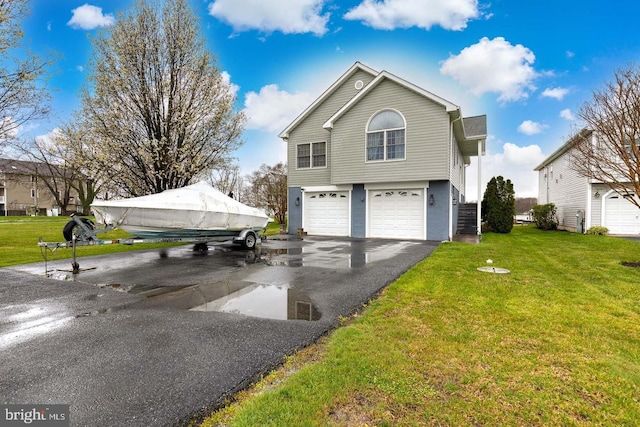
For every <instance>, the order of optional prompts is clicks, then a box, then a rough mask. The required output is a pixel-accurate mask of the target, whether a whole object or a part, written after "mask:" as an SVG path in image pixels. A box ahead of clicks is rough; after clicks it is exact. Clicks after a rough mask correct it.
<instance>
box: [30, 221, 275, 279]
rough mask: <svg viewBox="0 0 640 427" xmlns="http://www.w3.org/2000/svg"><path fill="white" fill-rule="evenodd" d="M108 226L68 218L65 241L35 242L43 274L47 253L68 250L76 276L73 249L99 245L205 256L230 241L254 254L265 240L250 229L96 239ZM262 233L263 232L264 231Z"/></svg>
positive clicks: (77, 271) (77, 267)
mask: <svg viewBox="0 0 640 427" xmlns="http://www.w3.org/2000/svg"><path fill="white" fill-rule="evenodd" d="M115 228H116V227H114V226H113V225H111V224H106V225H105V226H104V227H101V228H96V226H95V224H94V223H93V221H91V220H90V219H89V218H85V217H79V216H77V215H76V214H71V220H70V221H69V222H68V223H67V224H66V225H65V226H64V229H63V231H62V234H63V236H64V238H65V241H64V242H45V241H43V240H42V237H41V238H40V240H39V241H38V246H39V247H40V249H41V251H42V257H43V258H44V262H45V272H47V271H48V270H47V261H48V251H51V252H55V251H56V250H58V249H60V248H71V249H72V251H73V256H72V262H71V272H72V273H73V274H78V273H79V272H80V264H79V263H78V261H77V258H76V247H78V246H100V245H115V244H120V245H135V244H139V243H194V244H195V245H194V247H193V250H194V252H206V251H207V250H208V246H207V244H208V243H211V242H228V241H232V242H233V243H235V244H239V245H241V246H242V248H243V249H249V250H253V249H255V247H256V245H257V244H258V243H259V242H261V241H262V240H266V236H265V235H264V233H263V234H262V235H259V234H258V233H257V232H256V231H255V230H253V229H250V228H249V229H245V230H242V231H239V232H237V233H235V232H234V233H233V234H222V235H211V236H195V237H194V236H192V237H157V238H156V237H151V238H146V237H145V238H138V237H123V238H120V239H107V240H104V239H99V238H98V235H99V234H103V233H106V232H108V231H111V230H114V229H115ZM263 232H264V230H263Z"/></svg>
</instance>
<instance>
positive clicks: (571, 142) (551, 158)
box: [533, 128, 593, 171]
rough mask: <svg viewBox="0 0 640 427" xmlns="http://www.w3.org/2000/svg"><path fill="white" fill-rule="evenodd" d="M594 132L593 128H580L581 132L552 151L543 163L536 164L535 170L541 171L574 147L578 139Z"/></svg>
mask: <svg viewBox="0 0 640 427" xmlns="http://www.w3.org/2000/svg"><path fill="white" fill-rule="evenodd" d="M592 133H593V131H592V130H591V129H587V128H583V129H582V130H580V132H578V133H576V134H575V135H574V136H572V137H571V138H570V139H569V140H568V141H567V142H565V143H564V144H562V145H561V146H560V148H558V149H557V150H556V151H554V152H553V153H551V155H550V156H549V157H547V158H546V159H544V160H543V161H542V163H540V164H539V165H538V166H536V167H535V168H534V169H533V170H534V171H540V170H542V169H544V168H545V167H546V166H548V165H549V164H550V163H552V162H553V161H554V160H555V159H557V158H558V157H560V156H562V155H563V154H564V153H566V152H567V151H569V149H570V148H571V147H573V145H574V144H575V143H576V141H577V140H578V139H583V138H588V137H589V136H591V134H592Z"/></svg>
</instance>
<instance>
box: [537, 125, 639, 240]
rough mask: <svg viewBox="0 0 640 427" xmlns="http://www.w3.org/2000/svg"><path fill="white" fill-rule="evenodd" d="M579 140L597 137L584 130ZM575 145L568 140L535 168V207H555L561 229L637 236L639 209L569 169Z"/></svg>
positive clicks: (601, 184) (599, 184)
mask: <svg viewBox="0 0 640 427" xmlns="http://www.w3.org/2000/svg"><path fill="white" fill-rule="evenodd" d="M578 137H580V138H587V139H589V140H591V141H594V139H595V138H596V135H595V133H594V132H593V131H591V130H588V129H583V130H582V131H581V132H580V134H579V136H578ZM574 143H575V141H574V140H573V139H570V140H569V141H567V142H566V143H565V144H563V145H562V146H561V147H560V148H558V149H557V150H556V151H555V152H554V153H553V154H551V155H550V156H549V157H547V158H546V159H545V160H544V161H543V162H542V163H540V164H539V165H538V166H537V167H536V168H535V170H536V171H537V172H538V203H539V204H546V203H553V204H554V205H556V208H557V214H558V222H559V228H560V229H564V230H569V231H575V232H578V233H583V232H585V231H586V230H588V229H589V228H590V227H592V226H596V225H601V226H604V227H607V228H608V229H609V233H610V234H621V235H624V234H629V235H632V234H640V209H638V207H637V206H635V205H634V204H633V203H631V202H629V201H628V200H627V199H626V198H625V197H624V196H622V195H620V194H618V193H616V192H615V191H613V190H612V189H611V188H610V187H609V186H607V185H606V184H605V183H603V182H599V181H594V180H592V179H590V178H587V177H585V176H582V175H580V174H578V173H577V172H576V171H574V170H572V169H571V167H570V164H571V150H572V147H573V145H574ZM594 145H595V144H594ZM631 197H636V198H637V197H638V195H632V196H631Z"/></svg>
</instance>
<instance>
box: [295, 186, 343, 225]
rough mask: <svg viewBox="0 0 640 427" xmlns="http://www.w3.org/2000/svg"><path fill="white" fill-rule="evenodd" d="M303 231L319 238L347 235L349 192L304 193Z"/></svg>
mask: <svg viewBox="0 0 640 427" xmlns="http://www.w3.org/2000/svg"><path fill="white" fill-rule="evenodd" d="M303 207H304V229H305V231H306V232H307V233H309V234H316V235H320V236H348V235H349V192H348V191H323V192H313V193H305V196H304V206H303Z"/></svg>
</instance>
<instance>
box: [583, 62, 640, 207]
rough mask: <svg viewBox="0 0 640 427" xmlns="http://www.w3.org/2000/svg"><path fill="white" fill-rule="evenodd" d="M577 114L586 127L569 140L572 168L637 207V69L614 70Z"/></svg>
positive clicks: (639, 156)
mask: <svg viewBox="0 0 640 427" xmlns="http://www.w3.org/2000/svg"><path fill="white" fill-rule="evenodd" d="M578 117H579V118H580V119H581V120H582V121H584V122H585V124H586V126H585V128H584V129H582V130H580V131H579V132H576V133H575V134H574V135H573V137H572V139H571V142H572V144H573V150H572V158H571V163H570V164H571V168H573V169H574V170H575V171H577V172H578V173H580V174H581V175H583V176H586V177H588V178H591V179H593V180H594V181H597V182H602V183H605V184H607V185H608V186H609V187H610V188H611V189H613V190H614V191H616V192H617V193H619V194H621V195H622V196H624V197H625V198H626V199H627V200H629V201H630V202H631V203H633V204H634V205H636V206H638V208H640V199H639V198H638V197H633V194H634V193H635V194H637V195H640V69H638V68H635V67H633V66H629V67H627V68H621V69H619V70H617V71H616V72H615V73H614V79H613V81H611V82H609V83H607V84H606V85H605V86H604V88H603V89H600V90H596V91H594V92H593V98H592V99H591V100H590V101H587V102H586V103H585V104H583V105H582V107H581V108H580V110H579V111H578Z"/></svg>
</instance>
